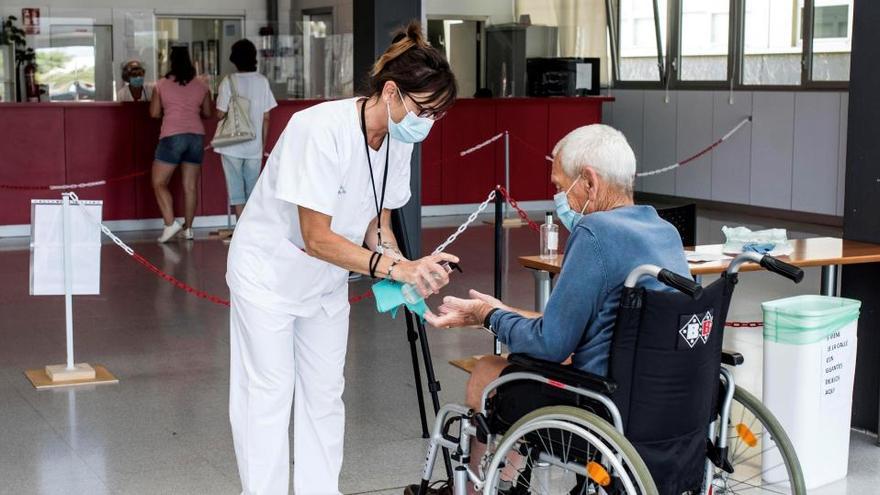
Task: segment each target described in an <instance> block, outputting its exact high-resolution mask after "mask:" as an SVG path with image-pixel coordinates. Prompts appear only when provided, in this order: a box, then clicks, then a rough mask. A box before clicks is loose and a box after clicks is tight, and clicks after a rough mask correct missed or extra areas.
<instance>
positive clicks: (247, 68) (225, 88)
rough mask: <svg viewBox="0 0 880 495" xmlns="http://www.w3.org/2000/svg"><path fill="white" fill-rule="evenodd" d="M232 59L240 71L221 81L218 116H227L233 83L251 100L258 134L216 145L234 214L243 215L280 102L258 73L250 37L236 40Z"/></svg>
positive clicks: (250, 106)
mask: <svg viewBox="0 0 880 495" xmlns="http://www.w3.org/2000/svg"><path fill="white" fill-rule="evenodd" d="M229 61H230V62H232V63H233V65H235V68H236V69H238V72H236V73H235V74H230V75H228V76H226V79H224V80H223V82H222V83H220V88H219V89H218V91H217V117H218V118H221V119H222V118H223V117H225V116H226V110H227V109H228V108H229V99H230V98H231V96H232V89H233V88H232V87H231V86H230V85H234V86H235V87H234V89H235V91H236V93H238V95H239V96H241V97H242V98H245V99H246V100H247V101H248V103H249V105H248V117H250V121H251V127H252V128H253V130H254V135H255V136H256V138H255V139H253V140H251V141H246V142H244V143H239V144H233V145H230V146H223V147H220V148H215V151H216V152H217V153H219V154H220V158H221V159H222V161H223V174H224V175H225V176H226V190H227V192H228V193H229V204H231V205H232V206H233V208H235V217H236V218H241V212H242V210H244V204H245V202H246V201H247V199H248V198H249V197H250V195H251V191H253V189H254V185H256V183H257V178H259V177H260V167H261V165H262V163H263V149H264V148H265V146H266V135H267V133H268V132H269V110H272V109H273V108H275V107H276V106H278V104H277V103H276V102H275V97H274V96H273V95H272V90H271V89H270V88H269V80H268V79H266V78H265V77H264V76H263V75H262V74H260V73H259V72H257V48H256V47H255V46H254V44H253V43H251V42H250V40H247V39H243V40H238V41H236V42H235V43H234V44H233V45H232V51H231V53H230V55H229Z"/></svg>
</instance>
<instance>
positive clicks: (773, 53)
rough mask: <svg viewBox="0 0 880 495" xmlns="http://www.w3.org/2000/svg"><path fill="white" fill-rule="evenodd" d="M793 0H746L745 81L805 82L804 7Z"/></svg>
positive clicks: (743, 68)
mask: <svg viewBox="0 0 880 495" xmlns="http://www.w3.org/2000/svg"><path fill="white" fill-rule="evenodd" d="M798 3H800V4H801V5H802V4H803V0H800V2H793V1H792V0H746V5H745V33H744V37H743V63H742V75H743V84H748V85H753V84H767V85H795V84H800V83H801V55H802V52H803V46H802V42H801V36H800V25H801V6H800V5H798Z"/></svg>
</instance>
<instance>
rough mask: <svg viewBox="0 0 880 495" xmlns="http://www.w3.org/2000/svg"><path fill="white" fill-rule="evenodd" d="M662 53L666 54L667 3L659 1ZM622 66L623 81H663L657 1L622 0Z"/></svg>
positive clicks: (620, 17) (620, 9)
mask: <svg viewBox="0 0 880 495" xmlns="http://www.w3.org/2000/svg"><path fill="white" fill-rule="evenodd" d="M657 3H658V6H659V14H660V44H661V46H660V50H661V52H663V53H665V52H666V17H667V15H666V0H659V1H658V2H657ZM619 5H620V6H619V19H620V28H619V29H620V31H619V35H618V38H619V40H620V45H619V48H620V54H619V59H620V63H619V64H618V71H619V73H620V79H621V80H622V81H659V80H660V68H659V65H658V60H657V31H656V29H655V23H654V1H653V0H620V4H619Z"/></svg>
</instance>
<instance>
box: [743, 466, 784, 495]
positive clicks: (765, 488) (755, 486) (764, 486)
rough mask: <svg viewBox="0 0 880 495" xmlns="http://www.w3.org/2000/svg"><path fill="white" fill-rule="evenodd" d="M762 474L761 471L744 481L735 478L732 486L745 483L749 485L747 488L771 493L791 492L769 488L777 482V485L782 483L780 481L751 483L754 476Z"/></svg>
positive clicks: (782, 493) (782, 494)
mask: <svg viewBox="0 0 880 495" xmlns="http://www.w3.org/2000/svg"><path fill="white" fill-rule="evenodd" d="M780 465H781V464H780ZM777 467H778V466H777ZM760 474H761V473H758V474H757V475H755V476H752V477H751V478H748V479H746V480H743V481H740V480H733V485H732V486H731V487H730V488H735V487H738V486H740V485H745V486H746V487H748V488H747V489H757V490H765V491H768V492H770V493H779V494H781V495H786V494H788V493H790V492H785V491H779V490H773V489H771V488H769V487H771V486H773V485H774V484H775V485H780V484H781V482H780V483H773V484H770V485H756V484H754V483H749V481H751V480H752V479H754V478H755V477H757V476H760ZM781 489H782V488H781ZM733 493H737V492H733Z"/></svg>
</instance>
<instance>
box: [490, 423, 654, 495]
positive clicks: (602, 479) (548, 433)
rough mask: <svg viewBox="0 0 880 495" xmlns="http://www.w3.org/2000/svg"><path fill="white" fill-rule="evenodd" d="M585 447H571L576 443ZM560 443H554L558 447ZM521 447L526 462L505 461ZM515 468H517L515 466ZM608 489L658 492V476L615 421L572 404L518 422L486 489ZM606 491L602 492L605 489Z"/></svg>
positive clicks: (637, 494) (639, 494)
mask: <svg viewBox="0 0 880 495" xmlns="http://www.w3.org/2000/svg"><path fill="white" fill-rule="evenodd" d="M576 439H577V441H578V442H579V445H581V446H583V445H584V442H586V446H587V450H586V452H585V451H584V450H583V449H582V448H580V449H577V450H578V451H577V452H575V451H573V450H572V444H573V442H575V441H576ZM554 445H555V447H554ZM511 452H518V453H519V454H526V455H524V456H522V460H521V463H522V464H521V465H520V466H519V467H516V468H510V467H507V468H505V466H504V465H503V464H502V463H504V464H506V463H507V461H508V454H509V453H511ZM512 469H513V471H512ZM514 482H516V490H519V491H516V490H514V491H512V492H508V493H540V494H542V495H544V494H548V495H549V494H557V493H560V494H563V493H564V494H568V493H574V494H577V493H594V492H593V491H591V489H592V488H602V489H603V490H604V492H605V493H621V494H627V495H656V494H657V493H658V492H657V488H656V486H655V484H654V481H653V479H652V478H651V475H650V473H649V471H648V468H647V467H646V466H645V463H644V462H643V461H642V459H641V457H639V455H638V453H637V452H636V450H635V448H634V447H633V446H632V444H630V443H629V441H627V440H626V438H624V437H623V435H622V434H620V432H618V431H617V430H616V429H615V428H614V427H613V426H612V425H611V424H610V423H608V422H607V421H606V420H604V419H602V418H600V417H599V416H597V415H595V414H593V413H591V412H589V411H585V410H583V409H578V408H575V407H570V406H553V407H545V408H541V409H538V410H536V411H533V412H532V413H530V414H528V415H526V416H524V417H523V418H521V419H520V420H519V421H517V422H516V423H515V424H514V425H513V426H512V427H511V428H510V429H508V431H507V433H506V434H505V435H504V437H503V438H502V439H501V442H500V443H499V445H498V448H497V449H496V451H495V453H494V455H493V457H492V460H491V462H490V464H489V466H488V468H487V470H486V483H485V486H484V489H483V493H484V494H493V495H494V494H497V493H505V491H503V490H504V489H507V488H508V486H509V485H511V484H513V483H514ZM600 493H602V492H600Z"/></svg>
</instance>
